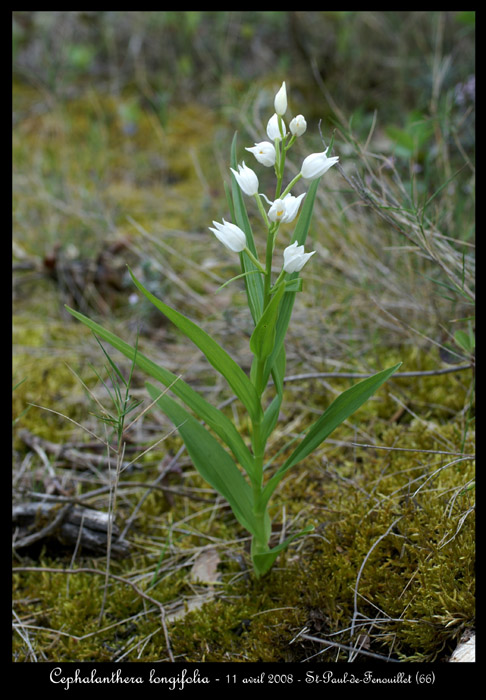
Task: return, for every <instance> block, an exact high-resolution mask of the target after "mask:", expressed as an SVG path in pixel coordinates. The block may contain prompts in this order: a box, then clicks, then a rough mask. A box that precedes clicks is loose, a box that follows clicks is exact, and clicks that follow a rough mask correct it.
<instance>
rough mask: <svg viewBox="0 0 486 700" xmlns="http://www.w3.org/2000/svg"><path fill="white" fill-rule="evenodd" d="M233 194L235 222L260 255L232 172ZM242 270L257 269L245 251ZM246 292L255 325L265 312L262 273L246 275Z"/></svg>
mask: <svg viewBox="0 0 486 700" xmlns="http://www.w3.org/2000/svg"><path fill="white" fill-rule="evenodd" d="M237 166H238V162H237V158H236V133H235V135H234V137H233V142H232V144H231V167H232V168H233V170H236V168H237ZM231 194H232V198H233V213H234V217H235V221H234V223H236V225H237V226H239V227H240V228H241V229H242V231H244V232H245V235H246V241H247V246H248V249H249V250H250V252H251V253H253V255H254V256H255V257H258V255H257V250H256V247H255V240H254V238H253V232H252V229H251V225H250V220H249V218H248V213H247V211H246V206H245V201H244V199H243V195H242V193H241V189H240V187H239V185H238V183H237V181H236V178H235V176H234V175H233V173H231ZM240 260H241V268H242V272H252V271H253V270H256V269H257V267H256V265H255V264H254V263H253V262H252V260H251V259H250V258H249V257H248V255H247V254H246V253H245V252H243V253H240ZM245 287H246V294H247V298H248V306H249V308H250V312H251V315H252V317H253V321H254V323H255V325H256V324H257V323H258V321H259V319H260V316H261V315H262V312H263V282H262V279H261V277H260V275H247V276H246V277H245Z"/></svg>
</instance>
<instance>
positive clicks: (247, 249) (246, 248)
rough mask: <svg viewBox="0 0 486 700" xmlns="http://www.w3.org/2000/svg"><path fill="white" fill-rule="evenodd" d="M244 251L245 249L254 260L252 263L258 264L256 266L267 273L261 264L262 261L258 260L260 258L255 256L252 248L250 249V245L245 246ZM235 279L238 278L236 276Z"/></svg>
mask: <svg viewBox="0 0 486 700" xmlns="http://www.w3.org/2000/svg"><path fill="white" fill-rule="evenodd" d="M244 251H245V253H246V254H247V255H248V257H249V258H250V260H251V261H252V263H253V264H254V265H256V267H257V268H258V269H259V270H260V272H262V273H263V274H264V275H265V274H266V270H265V268H264V267H263V265H262V264H261V262H260V261H259V260H258V258H257V257H255V256H254V255H253V253H252V252H251V250H250V249H249V248H248V247H245V248H244ZM238 276H239V277H241V276H242V275H238ZM235 279H236V278H235Z"/></svg>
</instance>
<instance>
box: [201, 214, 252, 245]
mask: <svg viewBox="0 0 486 700" xmlns="http://www.w3.org/2000/svg"><path fill="white" fill-rule="evenodd" d="M213 224H214V225H215V226H216V228H211V226H210V227H209V230H210V231H212V232H213V233H214V235H215V236H216V238H217V239H218V240H219V241H221V243H222V244H223V245H224V246H226V248H228V250H232V251H233V252H234V253H241V251H242V250H244V249H245V248H246V236H245V233H244V231H242V230H241V228H239V226H236V224H232V223H230V222H228V221H225V220H224V219H223V223H222V224H220V223H218V222H217V221H213Z"/></svg>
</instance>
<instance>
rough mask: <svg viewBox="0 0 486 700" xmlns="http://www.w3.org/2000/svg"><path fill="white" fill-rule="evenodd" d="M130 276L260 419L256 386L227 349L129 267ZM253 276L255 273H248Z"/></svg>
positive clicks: (251, 414) (257, 418) (251, 412)
mask: <svg viewBox="0 0 486 700" xmlns="http://www.w3.org/2000/svg"><path fill="white" fill-rule="evenodd" d="M129 272H130V275H131V277H132V279H133V281H134V283H135V285H136V286H137V288H138V289H139V290H140V291H141V292H142V294H144V295H145V296H146V297H147V299H148V300H149V301H151V302H152V304H153V305H154V306H155V307H156V308H157V309H158V310H159V311H160V312H161V313H163V314H164V316H166V317H167V318H168V319H169V320H170V321H172V323H173V324H174V325H176V326H177V328H179V330H181V331H182V332H183V333H184V334H185V335H186V336H187V337H188V338H189V339H190V340H192V342H193V343H194V344H195V345H197V347H198V348H199V349H200V350H201V352H203V353H204V355H205V356H206V358H207V360H208V361H209V362H210V364H211V365H212V366H213V367H214V368H215V369H216V370H217V371H218V372H219V373H220V374H222V375H223V377H224V378H225V379H226V381H227V382H228V384H229V385H230V387H231V388H232V389H233V391H234V392H235V394H236V396H237V397H238V398H239V399H240V401H241V402H242V403H243V404H244V406H246V409H247V410H248V413H249V414H250V416H251V417H252V419H253V420H259V419H260V418H261V406H260V401H259V399H258V396H257V393H256V391H255V387H254V386H253V384H252V383H251V381H250V380H249V378H248V377H247V376H246V374H245V373H244V372H243V370H242V369H241V367H240V366H239V365H237V364H236V362H235V361H234V360H233V359H232V358H231V357H230V356H229V355H228V353H227V352H226V350H223V348H222V347H221V346H220V345H218V343H217V342H216V341H215V340H213V338H211V336H210V335H208V334H207V333H206V331H204V330H203V329H202V328H199V326H197V325H196V324H195V323H194V322H193V321H191V320H189V319H188V318H186V317H185V316H183V315H182V314H181V313H179V312H178V311H175V309H172V308H171V307H170V306H167V304H164V302H163V301H160V299H157V297H155V296H154V295H153V294H151V293H150V292H149V291H148V290H147V289H145V287H144V286H143V284H142V283H141V282H139V281H138V280H137V279H136V277H135V276H134V275H133V273H132V271H131V270H130V268H129ZM251 276H252V277H254V276H255V275H251Z"/></svg>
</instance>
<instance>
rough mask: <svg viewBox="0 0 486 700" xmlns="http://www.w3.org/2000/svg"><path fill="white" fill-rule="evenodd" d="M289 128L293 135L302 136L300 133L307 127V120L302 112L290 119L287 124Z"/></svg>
mask: <svg viewBox="0 0 486 700" xmlns="http://www.w3.org/2000/svg"><path fill="white" fill-rule="evenodd" d="M289 129H290V133H291V134H293V135H294V136H302V134H303V133H304V132H305V130H306V129H307V122H306V120H305V119H304V117H303V116H302V114H299V115H298V116H297V117H294V118H293V119H292V121H291V122H290V124H289Z"/></svg>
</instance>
